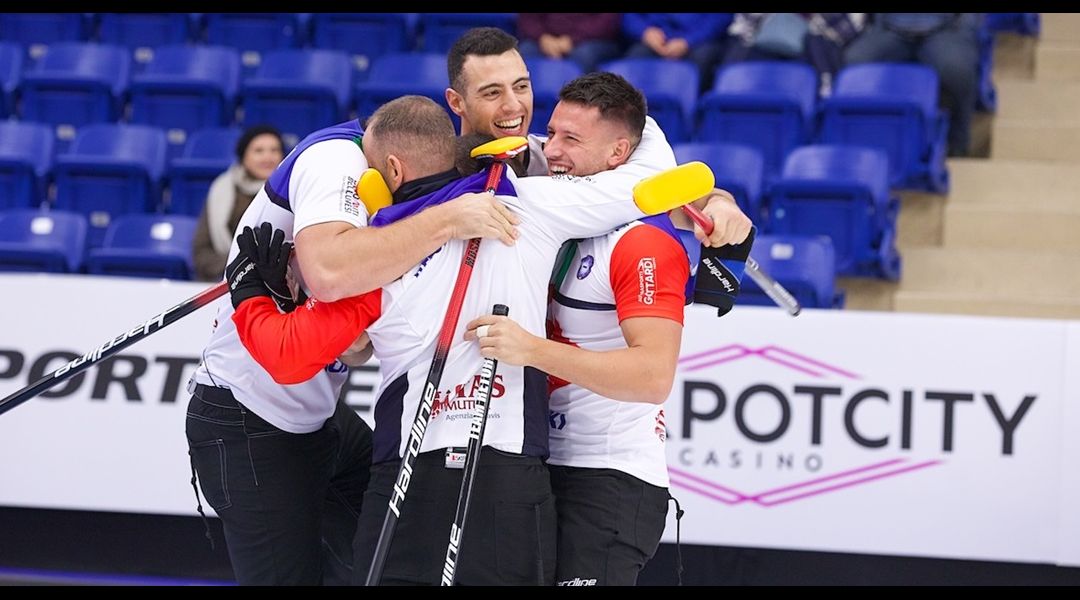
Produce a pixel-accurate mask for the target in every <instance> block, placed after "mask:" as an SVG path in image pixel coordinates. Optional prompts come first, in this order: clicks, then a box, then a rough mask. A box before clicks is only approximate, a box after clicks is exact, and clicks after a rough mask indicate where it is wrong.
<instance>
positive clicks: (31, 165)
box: [0, 122, 899, 279]
mask: <svg viewBox="0 0 1080 600" xmlns="http://www.w3.org/2000/svg"><path fill="white" fill-rule="evenodd" d="M239 135H240V132H239V130H237V129H208V130H200V131H198V132H196V133H195V134H194V135H192V137H191V138H190V139H189V141H188V143H187V144H186V146H185V149H184V152H183V153H182V154H181V156H179V157H178V158H176V159H173V160H172V161H170V162H168V167H166V164H167V163H166V160H165V146H166V142H165V134H164V132H163V131H161V130H159V129H154V128H151V127H145V126H139V125H121V124H97V125H90V126H87V127H84V128H83V129H82V130H81V131H80V133H79V135H78V137H76V139H75V142H74V143H73V144H72V147H71V151H70V152H67V153H64V154H61V155H59V156H58V157H56V158H55V160H54V159H53V156H52V152H51V145H52V136H51V133H50V130H49V128H48V127H47V126H44V125H34V124H28V123H14V122H8V123H0V208H4V207H36V206H38V205H40V204H41V203H42V200H43V199H44V198H45V195H44V194H45V190H46V188H48V187H49V186H50V185H51V186H52V188H53V191H54V197H53V198H52V199H51V202H50V204H51V206H53V207H54V208H59V209H63V210H73V211H77V212H80V213H83V214H86V215H88V216H89V217H90V218H91V223H92V225H93V227H92V228H91V235H90V244H91V245H92V246H97V245H100V244H101V243H102V240H103V239H104V237H105V235H106V230H107V227H108V226H109V225H110V222H111V221H112V219H113V218H115V217H117V216H119V215H124V214H128V213H142V212H168V213H170V214H181V215H189V216H197V215H198V214H199V213H200V211H201V210H202V206H203V203H204V200H205V197H206V193H207V190H208V188H209V186H210V183H211V182H212V181H213V179H214V178H215V177H217V176H218V175H219V174H220V173H221V172H222V171H224V170H225V169H226V168H227V167H228V165H229V164H230V163H231V162H232V160H233V158H232V148H233V147H234V146H235V142H236V139H237V137H238V136H239ZM675 150H676V156H677V157H678V159H679V161H680V162H689V161H692V160H700V161H702V162H705V163H706V164H708V165H709V166H710V167H711V168H712V170H713V172H714V173H715V174H716V177H717V182H718V185H720V186H721V187H724V188H725V189H728V190H730V191H731V192H732V193H733V194H734V196H735V198H736V201H737V202H738V203H739V205H740V207H741V208H742V209H743V211H744V212H746V214H748V215H750V216H751V218H752V219H754V220H755V221H756V222H757V223H758V225H759V227H761V228H762V230H763V231H783V232H786V233H819V234H824V235H828V236H831V237H832V238H833V239H834V241H835V242H836V245H837V247H838V253H837V257H838V260H837V268H838V269H839V271H840V272H841V273H844V274H858V275H870V276H883V277H886V278H890V279H895V278H897V277H898V276H899V265H898V262H897V259H896V258H895V249H894V248H893V246H892V243H891V241H890V240H891V239H892V238H894V237H895V199H894V198H892V197H891V196H890V191H889V175H888V171H889V170H888V160H889V159H888V156H887V155H886V154H885V153H883V152H882V151H881V150H877V149H869V148H861V147H844V146H806V147H799V148H796V149H795V150H794V151H793V152H791V153H790V155H789V156H788V157H787V159H786V161H785V165H784V169H783V171H782V173H781V176H780V177H778V178H776V179H775V180H773V181H771V182H770V181H769V180H767V179H766V177H765V175H764V159H763V157H762V155H761V153H760V152H759V151H758V150H757V149H756V148H754V147H750V146H743V145H736V144H718V143H712V144H710V143H695V144H677V145H676V146H675ZM815 179H816V180H821V181H825V182H828V186H827V187H828V189H829V194H831V195H827V196H825V197H826V199H832V200H836V199H837V198H839V199H840V200H839V204H840V208H839V210H840V213H836V214H834V213H835V211H833V208H830V207H831V206H832V205H831V204H829V202H825V203H824V204H822V205H821V206H817V205H816V204H813V203H808V202H807V198H808V197H809V198H811V199H813V198H818V197H820V194H821V191H822V189H821V188H811V189H809V190H807V189H806V186H807V182H808V181H810V180H815ZM166 189H167V190H168V192H167V193H163V192H164V190H166ZM763 190H764V191H763ZM837 190H842V191H837ZM766 195H767V197H768V198H769V202H768V205H767V206H766V205H765V203H764V202H763V200H764V198H765V197H766ZM833 204H836V203H835V202H834V203H833ZM764 209H767V211H766V210H764ZM804 211H805V214H803V213H804ZM830 211H833V212H830Z"/></svg>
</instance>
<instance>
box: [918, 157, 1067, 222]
mask: <svg viewBox="0 0 1080 600" xmlns="http://www.w3.org/2000/svg"><path fill="white" fill-rule="evenodd" d="M948 166H949V176H950V178H951V180H952V181H951V184H952V185H951V189H950V193H949V198H948V201H947V203H948V204H950V205H953V204H980V205H981V204H989V205H995V206H999V205H1003V204H1004V205H1008V204H1018V205H1020V206H1040V207H1046V208H1048V209H1053V210H1068V209H1069V208H1071V207H1074V206H1078V205H1080V169H1078V168H1076V166H1075V165H1071V164H1068V163H1061V162H1045V161H1035V160H1005V159H997V158H995V159H993V160H980V159H970V158H956V159H949V161H948ZM902 212H903V211H901V214H902Z"/></svg>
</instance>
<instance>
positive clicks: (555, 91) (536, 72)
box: [525, 57, 581, 134]
mask: <svg viewBox="0 0 1080 600" xmlns="http://www.w3.org/2000/svg"><path fill="white" fill-rule="evenodd" d="M525 65H526V66H527V67H528V69H529V78H530V79H531V80H532V90H533V116H532V125H531V126H530V127H529V130H530V131H532V132H533V133H539V134H546V133H547V123H548V120H549V119H551V112H552V111H553V110H555V105H556V104H558V103H559V90H561V89H562V87H563V85H565V84H566V83H568V82H569V81H570V80H572V79H574V78H576V77H579V76H580V75H581V67H579V66H578V65H577V63H575V62H573V61H570V60H554V59H551V58H539V57H535V58H534V57H530V58H529V59H527V60H526V61H525Z"/></svg>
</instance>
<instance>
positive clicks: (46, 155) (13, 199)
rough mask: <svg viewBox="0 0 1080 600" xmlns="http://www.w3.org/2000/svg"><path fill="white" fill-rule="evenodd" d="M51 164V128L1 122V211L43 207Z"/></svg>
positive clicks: (39, 125)
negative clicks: (3, 209) (42, 202)
mask: <svg viewBox="0 0 1080 600" xmlns="http://www.w3.org/2000/svg"><path fill="white" fill-rule="evenodd" d="M52 163H53V133H52V129H50V128H49V126H48V125H42V124H40V123H20V122H15V121H7V122H2V123H0V209H2V208H32V207H36V206H38V205H39V204H41V201H42V200H43V199H44V198H45V186H46V185H47V183H48V177H49V171H50V169H52Z"/></svg>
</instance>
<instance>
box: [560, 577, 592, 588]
mask: <svg viewBox="0 0 1080 600" xmlns="http://www.w3.org/2000/svg"><path fill="white" fill-rule="evenodd" d="M555 585H559V586H572V587H581V586H593V585H596V580H595V579H582V578H580V577H575V578H573V579H566V580H563V581H556V582H555Z"/></svg>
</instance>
